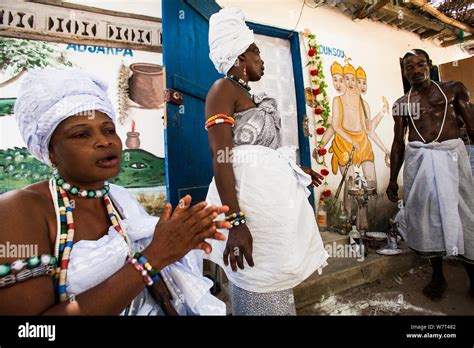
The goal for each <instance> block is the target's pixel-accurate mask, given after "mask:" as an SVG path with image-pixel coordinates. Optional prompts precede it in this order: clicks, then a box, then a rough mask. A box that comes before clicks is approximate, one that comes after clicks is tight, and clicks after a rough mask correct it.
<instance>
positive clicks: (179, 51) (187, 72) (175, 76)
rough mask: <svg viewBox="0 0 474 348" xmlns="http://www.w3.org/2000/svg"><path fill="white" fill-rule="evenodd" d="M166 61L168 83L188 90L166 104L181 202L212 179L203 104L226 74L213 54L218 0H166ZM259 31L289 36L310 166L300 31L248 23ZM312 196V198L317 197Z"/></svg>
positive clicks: (173, 198) (173, 183) (171, 187)
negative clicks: (211, 34) (211, 24)
mask: <svg viewBox="0 0 474 348" xmlns="http://www.w3.org/2000/svg"><path fill="white" fill-rule="evenodd" d="M162 3H163V11H162V17H163V21H162V25H163V62H164V65H165V69H166V88H171V89H174V90H178V91H180V92H182V93H183V99H184V103H183V105H180V106H178V105H173V104H170V103H168V104H167V111H166V118H167V126H166V131H165V154H166V178H167V185H166V186H167V194H168V200H169V201H170V202H171V203H172V204H173V205H176V203H177V202H178V200H179V199H180V198H181V197H183V196H185V195H186V194H190V195H191V196H192V197H193V202H197V201H200V200H204V198H205V196H206V193H207V189H208V185H209V183H210V181H211V179H212V175H213V174H212V158H211V154H210V152H209V143H208V140H207V133H206V131H205V130H204V120H205V117H204V104H205V98H206V95H207V92H208V90H209V88H210V87H211V85H212V84H213V83H214V81H215V80H217V79H218V78H220V77H222V76H221V75H219V74H218V73H217V71H216V70H215V68H214V66H213V64H212V62H211V60H210V59H209V45H208V31H209V17H210V16H211V15H212V14H213V13H215V12H218V11H219V10H220V7H219V5H217V3H216V2H215V1H213V0H163V1H162ZM249 26H250V28H251V29H253V30H254V32H255V33H256V34H262V35H268V36H273V37H279V38H285V39H288V40H290V43H291V52H292V60H293V74H294V80H295V90H296V98H297V117H298V125H299V127H298V139H299V141H298V142H299V149H300V161H301V164H303V165H305V166H308V167H309V166H311V158H310V150H309V142H308V139H307V138H305V137H304V135H303V130H302V127H301V124H302V121H303V117H304V114H305V110H306V109H305V97H304V83H303V75H302V66H301V54H300V49H299V38H298V34H297V33H294V32H290V31H286V30H281V29H276V28H271V27H268V26H262V25H257V24H253V23H249ZM310 202H311V203H312V204H313V199H312V197H311V198H310Z"/></svg>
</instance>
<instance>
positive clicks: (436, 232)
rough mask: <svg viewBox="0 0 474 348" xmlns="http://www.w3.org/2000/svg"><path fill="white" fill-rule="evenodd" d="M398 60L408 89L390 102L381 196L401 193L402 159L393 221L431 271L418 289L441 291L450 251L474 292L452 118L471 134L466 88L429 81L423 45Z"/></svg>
mask: <svg viewBox="0 0 474 348" xmlns="http://www.w3.org/2000/svg"><path fill="white" fill-rule="evenodd" d="M402 65H403V73H404V75H405V77H406V78H407V79H408V81H409V82H410V85H411V89H410V92H409V93H407V94H405V95H404V96H403V97H401V98H400V99H398V100H397V101H396V103H395V104H394V106H393V112H392V113H393V118H394V121H395V126H394V133H395V135H394V140H393V144H392V150H391V156H390V162H391V169H390V183H389V185H388V188H387V195H388V198H389V199H390V200H391V201H393V202H397V201H398V200H399V198H398V184H397V177H398V173H399V172H400V169H401V167H402V164H403V162H404V160H405V169H404V190H405V195H404V200H405V202H406V204H405V207H404V208H403V209H402V210H401V211H400V213H399V214H398V215H397V220H398V221H399V224H400V233H401V234H402V235H404V237H405V239H406V240H407V242H408V244H409V246H410V248H412V249H414V250H415V251H416V252H417V253H418V254H419V255H420V256H423V257H429V258H430V261H431V265H432V268H433V276H432V281H431V282H430V283H429V284H428V285H427V286H426V287H425V288H424V290H423V293H424V294H425V296H427V297H428V298H430V299H432V300H439V299H441V298H442V296H443V294H444V292H445V290H446V280H445V278H444V275H443V268H442V261H443V256H450V257H451V256H453V257H456V258H458V259H461V260H462V261H464V262H463V263H464V266H465V267H466V271H467V273H468V276H469V279H470V282H471V287H470V294H471V295H472V296H473V297H474V218H473V216H474V199H473V197H472V196H473V192H474V185H473V181H472V173H471V169H470V167H469V162H468V157H467V153H466V150H465V147H464V145H463V143H462V141H461V140H460V139H459V137H460V127H459V124H458V122H457V118H458V117H461V118H462V119H463V120H464V122H465V124H466V127H467V130H468V135H469V137H470V139H471V141H472V140H474V118H473V115H472V113H471V110H470V108H469V92H468V91H467V89H466V87H464V85H463V84H462V83H460V82H457V81H446V82H440V83H439V84H437V83H435V82H434V81H431V80H430V68H431V60H430V58H429V56H428V54H427V53H426V52H425V51H423V50H419V49H416V50H412V51H410V52H408V53H407V54H405V56H404V57H403V60H402ZM407 130H408V141H409V143H408V144H407V146H406V148H405V141H404V139H405V134H406V132H407Z"/></svg>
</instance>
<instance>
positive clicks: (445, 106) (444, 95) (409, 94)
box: [408, 81, 448, 143]
mask: <svg viewBox="0 0 474 348" xmlns="http://www.w3.org/2000/svg"><path fill="white" fill-rule="evenodd" d="M431 82H433V83H434V84H435V85H436V87H438V89H439V91H440V92H441V94H442V95H443V97H444V100H445V105H444V116H443V122H442V123H441V129H440V130H439V133H438V136H437V137H436V138H435V139H434V140H433V142H437V141H438V139H439V137H440V136H441V133H442V132H443V128H444V121H446V115H447V113H448V97H446V94H445V93H444V92H443V90H442V89H441V87H440V86H439V85H438V84H437V83H436V82H434V81H431ZM412 89H413V87H412V88H410V91H409V92H408V116H410V120H411V123H412V124H413V128H414V129H415V131H416V132H417V133H418V136H419V137H420V138H421V140H423V142H424V143H427V141H426V140H425V138H423V136H422V135H421V134H420V132H419V131H418V129H417V128H416V126H415V122H414V121H413V117H412V116H411V112H410V109H411V104H410V96H411V91H412Z"/></svg>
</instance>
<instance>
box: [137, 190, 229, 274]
mask: <svg viewBox="0 0 474 348" xmlns="http://www.w3.org/2000/svg"><path fill="white" fill-rule="evenodd" d="M190 204H191V196H189V195H187V196H186V197H184V198H183V199H182V200H181V201H180V203H179V205H178V207H177V208H176V209H175V211H174V213H173V214H172V215H171V210H172V207H171V204H169V203H168V204H167V205H166V208H165V211H164V212H163V214H162V215H161V218H160V221H159V222H158V224H157V225H156V228H155V234H154V236H153V240H152V242H151V243H150V245H149V247H148V248H147V249H146V251H145V254H146V255H147V256H146V257H147V258H149V259H150V262H151V263H152V264H153V266H154V267H156V268H157V269H162V268H164V267H165V266H167V265H169V264H171V263H173V262H175V261H177V260H179V259H181V258H182V257H183V256H185V255H186V254H187V253H188V252H189V251H190V250H192V249H202V250H204V251H205V252H206V253H207V254H209V253H210V252H211V251H212V247H211V245H210V244H209V243H206V242H205V241H204V240H205V239H207V238H211V239H216V240H221V241H224V240H225V239H226V238H225V235H223V234H222V233H219V232H217V228H230V223H228V222H224V221H218V222H214V219H215V218H216V217H217V216H218V215H219V214H221V213H225V212H227V211H228V210H229V208H228V207H226V206H223V207H216V206H210V207H206V206H207V203H206V202H201V203H198V204H196V205H194V206H193V207H190Z"/></svg>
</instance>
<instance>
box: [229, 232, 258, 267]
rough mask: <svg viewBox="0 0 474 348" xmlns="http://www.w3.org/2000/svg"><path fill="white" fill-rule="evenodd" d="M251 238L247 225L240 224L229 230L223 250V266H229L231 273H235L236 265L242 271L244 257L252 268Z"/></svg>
mask: <svg viewBox="0 0 474 348" xmlns="http://www.w3.org/2000/svg"><path fill="white" fill-rule="evenodd" d="M252 252H253V238H252V234H251V233H250V231H249V229H248V227H247V225H245V224H240V225H238V226H234V227H232V228H231V229H230V230H229V237H228V238H227V245H226V247H225V250H224V264H225V265H226V266H228V265H229V260H230V267H231V268H232V271H234V272H237V265H239V268H240V269H244V256H245V259H246V260H247V263H248V264H249V266H250V267H253V266H254V262H253V257H252Z"/></svg>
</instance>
